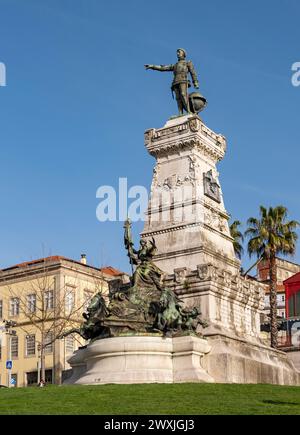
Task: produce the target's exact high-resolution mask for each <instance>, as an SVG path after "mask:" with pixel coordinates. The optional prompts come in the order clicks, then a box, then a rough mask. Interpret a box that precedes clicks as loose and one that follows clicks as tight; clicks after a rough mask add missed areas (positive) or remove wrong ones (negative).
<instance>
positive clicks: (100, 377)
mask: <svg viewBox="0 0 300 435" xmlns="http://www.w3.org/2000/svg"><path fill="white" fill-rule="evenodd" d="M209 351H210V346H209V344H208V342H207V340H205V339H202V338H198V337H196V336H184V337H176V338H164V337H161V336H146V335H145V336H125V337H113V338H107V339H102V340H97V341H95V342H94V343H92V344H89V345H88V346H87V347H86V348H83V349H79V350H78V351H77V352H75V354H74V355H73V356H72V357H71V358H70V359H69V361H68V362H69V364H70V365H71V367H72V369H73V374H72V376H71V377H70V378H69V379H67V380H66V381H65V384H83V385H92V384H144V383H181V382H214V379H213V378H212V377H211V376H210V375H208V373H207V372H206V371H205V370H204V368H203V367H202V359H203V357H204V355H205V354H207V353H208V352H209Z"/></svg>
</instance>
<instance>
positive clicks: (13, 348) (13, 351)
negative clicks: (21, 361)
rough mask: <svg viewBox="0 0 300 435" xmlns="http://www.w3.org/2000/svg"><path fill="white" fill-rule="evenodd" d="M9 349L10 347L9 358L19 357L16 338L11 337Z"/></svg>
mask: <svg viewBox="0 0 300 435" xmlns="http://www.w3.org/2000/svg"><path fill="white" fill-rule="evenodd" d="M10 347H11V357H12V358H18V356H19V339H18V337H11V342H10Z"/></svg>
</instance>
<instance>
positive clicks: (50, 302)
mask: <svg viewBox="0 0 300 435" xmlns="http://www.w3.org/2000/svg"><path fill="white" fill-rule="evenodd" d="M44 303H45V310H53V308H54V292H53V290H48V291H46V292H45V295H44Z"/></svg>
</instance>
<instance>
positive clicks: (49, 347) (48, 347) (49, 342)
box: [45, 332, 54, 353]
mask: <svg viewBox="0 0 300 435" xmlns="http://www.w3.org/2000/svg"><path fill="white" fill-rule="evenodd" d="M53 338H54V334H53V332H48V334H47V335H46V337H45V353H52V352H53Z"/></svg>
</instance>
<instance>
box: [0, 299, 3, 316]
mask: <svg viewBox="0 0 300 435" xmlns="http://www.w3.org/2000/svg"><path fill="white" fill-rule="evenodd" d="M2 318H3V301H0V319H2Z"/></svg>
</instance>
